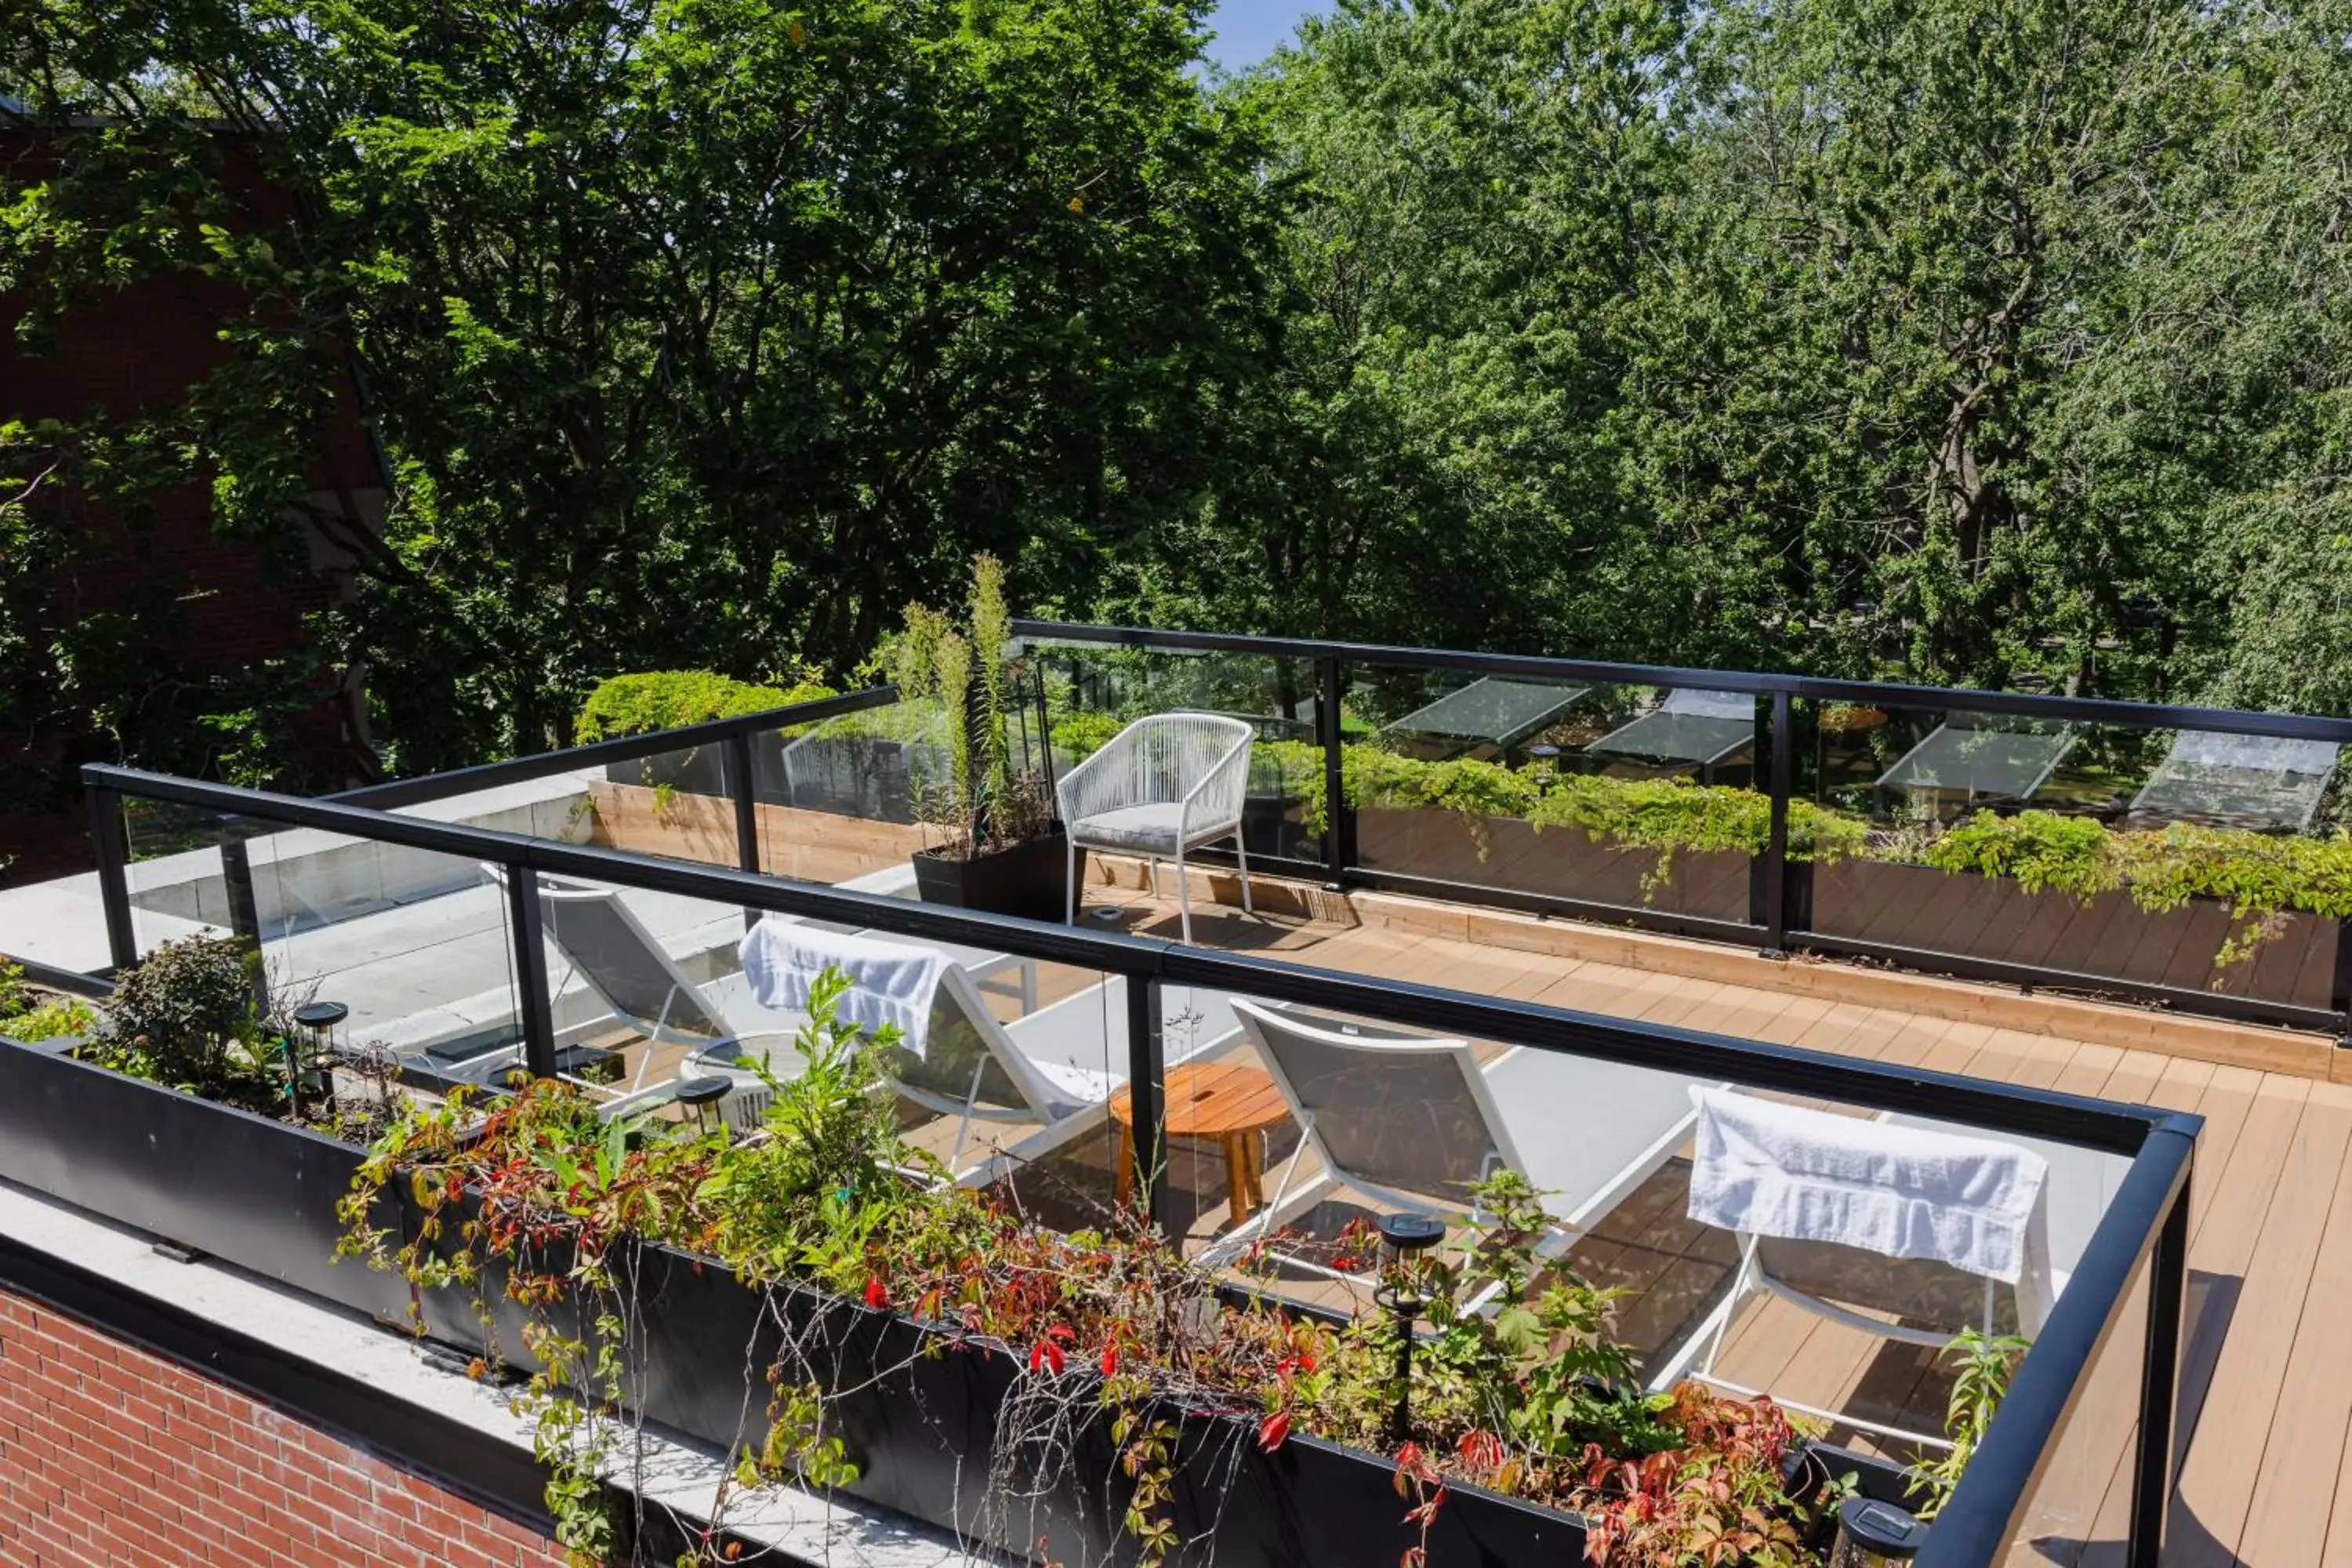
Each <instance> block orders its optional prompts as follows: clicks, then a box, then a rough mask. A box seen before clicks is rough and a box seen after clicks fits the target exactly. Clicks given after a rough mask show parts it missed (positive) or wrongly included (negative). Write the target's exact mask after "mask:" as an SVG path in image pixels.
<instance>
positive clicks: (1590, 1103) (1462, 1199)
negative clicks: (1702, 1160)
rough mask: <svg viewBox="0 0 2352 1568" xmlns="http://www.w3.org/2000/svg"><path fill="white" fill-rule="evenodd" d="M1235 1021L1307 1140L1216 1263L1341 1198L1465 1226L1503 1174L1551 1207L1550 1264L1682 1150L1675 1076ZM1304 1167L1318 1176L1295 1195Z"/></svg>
mask: <svg viewBox="0 0 2352 1568" xmlns="http://www.w3.org/2000/svg"><path fill="white" fill-rule="evenodd" d="M1232 1006H1233V1011H1234V1016H1235V1017H1236V1018H1237V1019H1238V1020H1239V1021H1240V1024H1241V1028H1242V1031H1243V1033H1244V1035H1245V1036H1247V1037H1248V1038H1249V1039H1250V1041H1251V1042H1252V1043H1253V1044H1254V1045H1255V1046H1256V1047H1258V1050H1259V1051H1260V1052H1261V1053H1262V1054H1263V1055H1264V1057H1265V1061H1266V1065H1267V1068H1268V1070H1269V1071H1271V1072H1272V1074H1273V1075H1274V1079H1275V1081H1276V1084H1278V1085H1280V1086H1281V1089H1282V1093H1283V1096H1284V1098H1285V1099H1286V1100H1288V1101H1289V1103H1290V1110H1291V1114H1292V1116H1294V1117H1295V1118H1297V1121H1298V1125H1299V1129H1300V1131H1301V1132H1302V1134H1303V1139H1302V1142H1301V1147H1300V1152H1299V1156H1298V1158H1297V1159H1294V1160H1292V1161H1291V1162H1290V1163H1288V1164H1287V1165H1286V1167H1285V1169H1284V1173H1283V1176H1282V1180H1281V1182H1280V1184H1278V1185H1277V1187H1276V1192H1275V1194H1274V1195H1273V1197H1272V1198H1271V1199H1270V1200H1269V1201H1268V1202H1267V1205H1266V1206H1265V1209H1264V1210H1263V1211H1261V1212H1260V1213H1259V1214H1258V1215H1255V1216H1253V1217H1252V1218H1251V1219H1250V1221H1249V1222H1248V1223H1247V1224H1245V1225H1244V1226H1239V1227H1237V1228H1236V1229H1235V1230H1234V1231H1233V1232H1231V1233H1230V1234H1228V1235H1227V1236H1226V1237H1223V1238H1221V1239H1220V1241H1219V1243H1218V1245H1217V1246H1216V1247H1214V1248H1213V1251H1212V1256H1213V1258H1218V1259H1223V1258H1228V1257H1231V1256H1233V1255H1234V1254H1235V1253H1238V1252H1239V1251H1240V1250H1241V1249H1242V1247H1244V1246H1246V1245H1247V1244H1248V1243H1249V1242H1251V1241H1253V1240H1255V1238H1256V1237H1260V1236H1262V1235H1266V1234H1270V1233H1271V1232H1273V1231H1275V1230H1276V1229H1278V1228H1279V1227H1281V1226H1284V1225H1286V1224H1288V1223H1289V1222H1290V1221H1291V1220H1292V1219H1293V1218H1295V1217H1296V1216H1297V1215H1299V1214H1301V1213H1303V1212H1305V1211H1306V1210H1307V1209H1309V1208H1311V1207H1313V1206H1314V1205H1317V1204H1319V1203H1321V1202H1323V1201H1324V1200H1325V1199H1326V1198H1327V1197H1328V1196H1330V1195H1332V1194H1335V1193H1342V1192H1345V1193H1352V1194H1357V1195H1358V1196H1360V1197H1362V1198H1367V1199H1370V1200H1371V1201H1372V1202H1373V1203H1375V1204H1378V1205H1382V1206H1384V1207H1388V1208H1411V1209H1423V1210H1428V1211H1430V1212H1433V1213H1435V1214H1437V1215H1441V1216H1442V1217H1444V1218H1445V1219H1446V1220H1448V1221H1449V1222H1450V1223H1454V1224H1460V1223H1463V1222H1465V1221H1468V1220H1471V1219H1473V1218H1475V1213H1476V1199H1475V1197H1474V1195H1473V1194H1472V1191H1471V1189H1472V1188H1473V1187H1474V1186H1475V1185H1476V1184H1478V1183H1480V1182H1482V1181H1484V1180H1486V1178H1487V1177H1489V1176H1491V1175H1493V1174H1494V1173H1496V1172H1497V1171H1515V1172H1517V1173H1519V1174H1520V1175H1522V1176H1524V1177H1526V1178H1527V1180H1528V1182H1529V1183H1530V1184H1532V1185H1534V1186H1535V1187H1536V1188H1537V1189H1538V1191H1540V1192H1542V1193H1544V1194H1546V1195H1545V1198H1544V1204H1545V1206H1546V1208H1548V1209H1549V1211H1550V1213H1551V1215H1552V1216H1553V1219H1554V1221H1555V1231H1554V1234H1553V1236H1552V1237H1550V1238H1549V1244H1548V1245H1549V1249H1550V1250H1557V1249H1559V1248H1561V1247H1567V1246H1569V1245H1570V1244H1572V1243H1573V1242H1574V1241H1575V1240H1576V1238H1577V1237H1580V1236H1581V1235H1583V1234H1584V1232H1586V1231H1587V1230H1589V1229H1591V1226H1593V1225H1595V1224H1596V1223H1598V1222H1599V1221H1600V1220H1601V1218H1602V1217H1603V1216H1604V1215H1607V1214H1608V1213H1609V1212H1610V1210H1612V1209H1613V1208H1615V1207H1616V1206H1617V1205H1619V1204H1620V1203H1622V1202H1623V1201H1624V1200H1625V1198H1626V1197H1627V1196H1629V1195H1630V1194H1632V1193H1633V1190H1634V1189H1635V1188H1637V1187H1639V1186H1640V1185H1641V1184H1643V1182H1644V1181H1646V1180H1648V1179H1649V1177H1650V1176H1651V1175H1652V1173H1654V1172H1655V1171H1656V1170H1657V1169H1658V1167H1659V1166H1661V1165H1663V1164H1664V1163H1665V1162H1666V1161H1667V1160H1668V1159H1670V1158H1672V1157H1673V1155H1674V1153H1675V1150H1676V1149H1677V1148H1679V1147H1680V1146H1681V1145H1682V1143H1683V1142H1684V1140H1685V1138H1687V1137H1688V1136H1689V1132H1690V1126H1691V1122H1692V1120H1693V1116H1694V1113H1693V1111H1692V1109H1691V1104H1690V1100H1689V1096H1688V1089H1689V1085H1690V1081H1691V1080H1689V1079H1685V1078H1680V1077H1677V1076H1675V1075H1674V1074H1671V1073H1663V1072H1656V1071H1653V1070H1651V1069H1649V1068H1635V1067H1626V1066H1623V1065H1622V1064H1619V1063H1615V1062H1605V1061H1598V1060H1594V1059H1591V1058H1582V1057H1571V1056H1564V1055H1560V1054H1559V1053H1556V1052H1551V1051H1541V1050H1535V1049H1531V1048H1528V1047H1513V1048H1510V1049H1508V1050H1506V1051H1505V1052H1504V1053H1503V1054H1502V1055H1501V1056H1499V1057H1497V1058H1496V1059H1495V1060H1493V1061H1491V1062H1488V1063H1485V1064H1483V1065H1482V1064H1481V1063H1480V1062H1479V1060H1478V1058H1477V1054H1476V1052H1475V1050H1474V1049H1473V1048H1472V1047H1471V1046H1470V1045H1469V1043H1468V1042H1467V1041H1465V1040H1461V1039H1444V1038H1433V1037H1430V1036H1427V1035H1419V1034H1413V1033H1411V1032H1408V1031H1404V1030H1398V1029H1390V1028H1383V1027H1380V1026H1373V1025H1369V1024H1358V1023H1352V1022H1349V1021H1346V1020H1343V1019H1339V1018H1330V1017H1324V1016H1318V1015H1317V1014H1313V1013H1309V1012H1306V1011H1304V1010H1301V1009H1297V1008H1292V1007H1288V1006H1283V1005H1273V1004H1263V1003H1257V1002H1251V1001H1246V1000H1239V999H1237V1000H1235V1001H1234V1002H1233V1004H1232ZM1310 1156H1311V1158H1312V1159H1313V1161H1314V1163H1315V1164H1316V1165H1317V1166H1318V1167H1319V1168H1318V1169H1317V1170H1316V1172H1315V1173H1314V1174H1313V1175H1312V1176H1311V1177H1309V1178H1307V1180H1306V1181H1304V1182H1300V1181H1299V1180H1298V1179H1297V1172H1298V1171H1299V1169H1300V1168H1301V1166H1302V1164H1303V1163H1305V1162H1306V1161H1307V1159H1308V1158H1309V1157H1310ZM1302 1266H1303V1267H1310V1268H1311V1267H1312V1266H1311V1265H1302Z"/></svg>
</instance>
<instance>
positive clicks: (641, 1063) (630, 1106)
mask: <svg viewBox="0 0 2352 1568" xmlns="http://www.w3.org/2000/svg"><path fill="white" fill-rule="evenodd" d="M482 878H483V879H484V880H485V881H486V882H488V884H489V885H490V886H491V887H493V888H495V889H498V890H499V892H500V893H501V894H503V893H504V892H505V891H506V887H507V880H506V870H505V868H503V867H500V866H498V865H496V864H491V863H487V862H486V863H485V864H484V865H483V867H482ZM539 912H540V925H541V931H542V932H543V933H544V935H545V936H546V938H547V940H548V941H550V942H552V943H554V945H555V949H556V951H557V952H560V953H561V954H562V956H563V960H564V968H563V970H562V973H559V974H558V975H556V976H555V977H553V979H552V980H551V983H550V986H549V994H550V996H551V998H553V997H560V996H562V995H564V994H566V993H567V992H569V991H570V990H571V988H572V982H573V981H574V980H575V979H577V980H578V981H579V982H580V983H581V984H583V985H585V986H586V987H587V989H588V990H589V991H590V992H592V993H593V994H595V995H596V996H597V997H598V998H600V999H601V1000H602V1001H603V1002H604V1005H605V1006H606V1007H608V1008H609V1009H610V1010H611V1014H612V1017H613V1019H614V1022H616V1023H618V1024H621V1025H624V1026H626V1027H629V1028H631V1029H634V1030H635V1031H636V1032H637V1033H639V1034H641V1035H643V1036H644V1037H645V1039H646V1047H645V1049H644V1050H643V1051H642V1052H641V1053H640V1054H639V1056H638V1058H637V1070H636V1072H635V1074H633V1075H632V1076H631V1079H630V1080H629V1083H628V1085H627V1087H626V1088H620V1087H617V1086H614V1085H612V1084H604V1083H596V1082H593V1081H591V1080H589V1079H582V1078H579V1077H576V1076H574V1075H572V1074H570V1073H562V1074H559V1075H558V1076H559V1077H561V1078H562V1079H564V1081H566V1082H568V1083H571V1084H572V1085H574V1086H576V1087H577V1088H579V1089H582V1090H583V1091H584V1092H586V1093H588V1094H590V1095H591V1096H593V1097H594V1098H596V1099H597V1100H600V1101H601V1102H602V1103H601V1104H600V1105H599V1108H598V1109H599V1112H600V1114H605V1115H612V1114H619V1113H625V1112H628V1111H633V1110H644V1109H646V1108H648V1107H650V1106H653V1105H656V1104H658V1103H660V1102H661V1101H662V1100H665V1099H667V1098H669V1097H670V1096H672V1095H674V1094H675V1093H676V1092H677V1086H678V1084H679V1083H680V1082H681V1081H682V1080H684V1079H687V1078H689V1077H691V1076H693V1073H692V1069H690V1068H688V1067H686V1066H685V1065H683V1061H684V1059H683V1058H682V1062H681V1067H680V1068H679V1071H678V1073H677V1075H676V1076H674V1077H673V1078H671V1079H665V1080H662V1081H660V1082H657V1083H654V1084H650V1085H649V1084H647V1083H646V1072H647V1070H648V1069H649V1068H651V1066H652V1064H653V1058H654V1053H655V1051H656V1048H657V1047H662V1046H665V1045H669V1046H679V1047H685V1049H686V1051H687V1052H688V1057H689V1058H690V1057H692V1056H696V1055H700V1054H703V1053H707V1052H710V1051H714V1050H719V1051H724V1050H732V1049H735V1048H737V1047H739V1046H740V1045H741V1044H742V1042H743V1035H742V1033H741V1032H740V1031H738V1030H737V1029H736V1028H734V1027H733V1026H730V1024H729V1023H728V1022H727V1021H726V1020H725V1019H724V1018H723V1017H721V1016H720V1015H719V1010H718V1009H717V1008H715V1007H714V1006H713V1005H711V1004H710V1002H709V998H707V997H706V996H705V995H704V994H703V992H702V989H701V987H699V986H698V985H697V984H695V983H694V981H693V980H692V979H690V978H689V977H688V975H687V973H686V972H685V971H684V970H682V969H680V968H679V967H678V964H677V960H676V959H674V958H672V957H671V956H670V955H669V953H668V952H667V950H666V949H664V948H663V946H662V944H661V943H660V942H656V940H655V939H654V936H653V933H652V932H650V931H647V930H646V928H645V925H644V923H643V922H641V921H639V920H638V919H637V917H636V916H635V915H634V914H632V913H631V912H630V910H629V907H628V905H626V904H625V903H624V902H622V901H621V897H620V894H619V892H618V890H617V889H613V888H608V887H603V886H599V885H597V884H595V883H590V882H578V881H574V880H572V879H569V878H564V877H555V876H549V875H547V874H546V873H544V872H542V873H541V874H540V876H539ZM762 1023H763V1025H764V1027H763V1028H762V1029H761V1030H760V1031H758V1032H761V1033H764V1032H768V1031H770V1030H772V1029H774V1028H775V1027H776V1026H777V1025H778V1023H779V1021H778V1020H773V1019H768V1020H762ZM522 1060H523V1056H522V1047H520V1046H512V1047H507V1048H505V1049H502V1050H499V1051H494V1052H490V1053H487V1054H485V1055H483V1056H480V1057H478V1058H471V1059H469V1060H468V1062H467V1068H466V1071H467V1077H468V1078H470V1079H478V1080H479V1081H484V1082H488V1081H492V1080H494V1079H497V1078H498V1076H499V1075H500V1074H501V1073H504V1072H506V1071H508V1070H509V1069H511V1068H516V1067H520V1066H521V1065H522Z"/></svg>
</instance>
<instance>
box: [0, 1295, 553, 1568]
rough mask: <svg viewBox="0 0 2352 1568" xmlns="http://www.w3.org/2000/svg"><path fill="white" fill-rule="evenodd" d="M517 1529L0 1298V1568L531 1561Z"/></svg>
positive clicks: (175, 1368)
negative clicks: (0, 1567)
mask: <svg viewBox="0 0 2352 1568" xmlns="http://www.w3.org/2000/svg"><path fill="white" fill-rule="evenodd" d="M562 1561H563V1553H562V1552H561V1551H560V1550H558V1549H557V1548H556V1546H555V1545H554V1543H553V1542H550V1541H548V1540H547V1539H546V1538H545V1537H543V1536H541V1535H540V1534H538V1533H536V1532H534V1531H530V1530H528V1529H526V1528H524V1527H523V1526H520V1525H518V1524H515V1523H513V1522H512V1521H509V1520H506V1519H503V1518H500V1517H499V1516H498V1515H496V1514H492V1513H489V1512H487V1511H486V1510H482V1509H480V1508H478V1507H476V1506H474V1505H473V1504H471V1503H469V1502H467V1501H465V1500H462V1499H459V1498H457V1497H454V1496H452V1495H451V1494H449V1493H448V1492H445V1491H442V1490H440V1489H437V1488H436V1487H435V1486H434V1485H433V1484H432V1483H431V1482H429V1481H426V1480H424V1479H420V1478H418V1477H416V1476H415V1475H412V1474H410V1473H409V1472H407V1471H405V1470H404V1469H401V1468H397V1467H395V1466H394V1465H390V1464H387V1463H385V1462H384V1461H383V1460H381V1459H378V1458H373V1457H372V1456H370V1455H368V1454H365V1453H363V1452H362V1451H360V1450H359V1449H356V1448H353V1447H350V1446H348V1445H346V1444H344V1443H342V1442H341V1441H339V1440H337V1439H336V1438H333V1437H331V1436H327V1435H326V1434H325V1433H322V1432H320V1431H318V1430H316V1429H315V1428H312V1427H310V1426H304V1425H303V1424H302V1423H300V1422H299V1421H295V1420H293V1419H291V1418H289V1417H288V1416H285V1415H280V1414H278V1412H277V1411H275V1410H272V1409H270V1408H269V1407H268V1406H267V1405H260V1404H257V1403H256V1402H255V1401H254V1400H251V1399H249V1398H247V1397H246V1396H245V1395H244V1394H239V1393H237V1392H236V1391H235V1390H233V1389H230V1388H226V1387H225V1386H223V1385H221V1384H216V1383H213V1382H210V1381H209V1380H207V1379H205V1378H204V1377H201V1376H199V1375H197V1374H196V1373H193V1372H190V1371H188V1370H187V1369H185V1368H184V1367H182V1366H180V1365H178V1364H177V1363H173V1362H168V1361H163V1360H161V1359H159V1358H157V1357H155V1356H152V1355H149V1354H148V1353H146V1352H143V1351H141V1350H138V1349H135V1348H133V1347H131V1346H130V1345H126V1344H123V1343H121V1342H117V1341H115V1340H111V1339H109V1338H107V1337H106V1336H104V1335H102V1334H100V1333H97V1332H95V1331H91V1330H89V1329H88V1328H85V1327H83V1326H82V1325H81V1324H80V1323H79V1322H77V1321H74V1320H72V1319H69V1318H64V1317H60V1316H59V1315H58V1314H57V1313H55V1312H52V1311H49V1310H47V1309H45V1308H42V1307H39V1306H37V1305H35V1304H34V1303H32V1302H30V1301H27V1300H25V1299H24V1298H22V1297H20V1296H16V1295H14V1294H12V1293H10V1292H7V1291H5V1290H0V1565H5V1568H36V1565H37V1568H66V1565H68V1564H70V1565H71V1568H85V1565H87V1568H101V1565H102V1568H184V1565H189V1564H203V1565H205V1568H211V1565H214V1564H221V1565H225V1568H226V1565H236V1568H243V1565H245V1564H264V1563H268V1564H278V1563H285V1564H289V1565H293V1568H313V1565H315V1568H373V1565H374V1564H378V1563H382V1564H394V1563H396V1564H400V1565H401V1568H423V1565H426V1564H430V1565H434V1568H438V1565H440V1564H445V1563H446V1564H449V1565H451V1568H489V1565H490V1564H498V1565H499V1568H539V1565H541V1564H558V1565H560V1564H561V1563H562Z"/></svg>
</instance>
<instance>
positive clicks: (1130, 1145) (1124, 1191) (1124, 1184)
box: [1110, 1121, 1135, 1208]
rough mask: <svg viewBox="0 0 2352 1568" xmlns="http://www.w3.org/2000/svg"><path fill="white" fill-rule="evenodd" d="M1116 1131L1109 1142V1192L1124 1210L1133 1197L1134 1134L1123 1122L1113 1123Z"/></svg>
mask: <svg viewBox="0 0 2352 1568" xmlns="http://www.w3.org/2000/svg"><path fill="white" fill-rule="evenodd" d="M1112 1126H1114V1127H1115V1128H1117V1129H1118V1132H1117V1135H1116V1136H1115V1137H1114V1138H1113V1139H1112V1140H1111V1156H1110V1159H1111V1191H1112V1192H1113V1193H1114V1194H1116V1195H1117V1197H1118V1205H1119V1206H1120V1207H1121V1208H1125V1207H1126V1206H1127V1205H1128V1204H1129V1202H1130V1201H1132V1200H1133V1198H1134V1197H1135V1134H1134V1133H1133V1132H1132V1131H1129V1129H1128V1125H1127V1123H1126V1122H1124V1121H1115V1122H1113V1123H1112Z"/></svg>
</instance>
